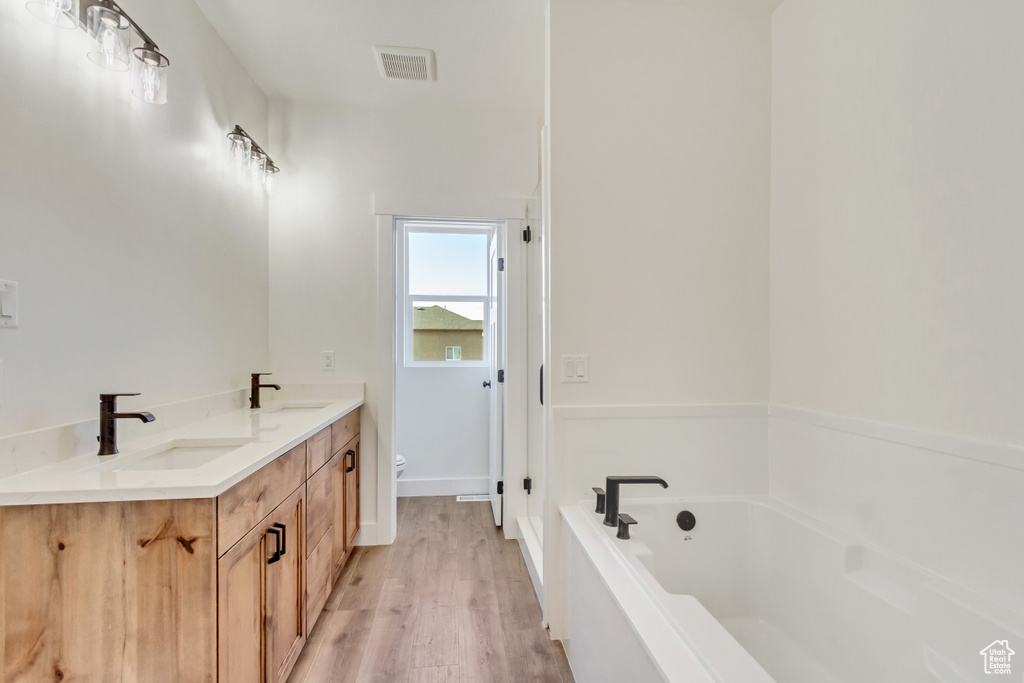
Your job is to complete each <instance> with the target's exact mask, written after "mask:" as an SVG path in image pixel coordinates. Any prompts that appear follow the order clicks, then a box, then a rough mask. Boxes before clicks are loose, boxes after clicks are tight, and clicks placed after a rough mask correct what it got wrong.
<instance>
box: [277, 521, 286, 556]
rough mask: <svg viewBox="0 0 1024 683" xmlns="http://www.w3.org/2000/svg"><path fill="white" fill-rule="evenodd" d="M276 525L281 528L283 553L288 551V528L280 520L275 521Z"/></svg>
mask: <svg viewBox="0 0 1024 683" xmlns="http://www.w3.org/2000/svg"><path fill="white" fill-rule="evenodd" d="M274 526H276V527H277V528H278V529H280V530H281V554H282V555H284V554H285V553H286V552H288V550H287V548H288V529H287V528H286V527H285V525H284V524H281V523H280V522H274Z"/></svg>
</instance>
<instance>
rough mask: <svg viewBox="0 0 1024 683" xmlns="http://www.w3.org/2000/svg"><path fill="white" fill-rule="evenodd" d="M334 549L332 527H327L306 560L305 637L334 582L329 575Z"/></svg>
mask: <svg viewBox="0 0 1024 683" xmlns="http://www.w3.org/2000/svg"><path fill="white" fill-rule="evenodd" d="M333 548H334V527H328V528H327V531H326V533H324V536H323V538H321V539H320V542H319V543H317V544H316V547H315V548H313V552H311V553H310V554H309V559H307V560H306V637H307V638H308V637H309V632H310V631H312V630H313V627H314V626H316V620H317V619H318V618H319V617H320V612H322V611H323V609H324V605H326V604H327V597H328V596H329V595H330V594H331V584H333V583H334V582H333V581H332V580H331V579H332V573H331V558H332V552H333Z"/></svg>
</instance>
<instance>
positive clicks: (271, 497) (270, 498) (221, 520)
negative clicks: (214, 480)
mask: <svg viewBox="0 0 1024 683" xmlns="http://www.w3.org/2000/svg"><path fill="white" fill-rule="evenodd" d="M305 479H306V444H305V442H303V443H301V444H299V445H298V446H296V447H295V448H293V449H291V450H290V451H288V452H287V453H285V454H284V455H282V456H281V457H279V458H278V459H277V460H275V461H274V462H272V463H270V464H269V465H267V466H265V467H263V468H262V469H260V470H258V471H256V472H255V473H253V474H251V475H250V476H248V477H247V478H245V479H243V480H242V481H240V482H238V483H237V484H235V485H234V486H232V487H231V488H230V489H228V490H227V491H225V492H224V493H222V494H220V496H218V497H217V556H218V557H220V556H221V555H223V554H224V553H226V552H227V551H228V549H230V548H231V546H233V545H234V544H235V543H237V542H238V541H239V539H241V538H242V537H243V536H245V535H246V534H247V533H248V532H249V530H250V529H252V528H253V527H255V526H256V524H257V523H259V521H260V520H262V519H263V518H264V517H266V516H267V515H269V514H270V513H271V511H273V509H274V508H276V507H277V506H278V505H280V504H281V502H282V501H283V500H284V499H285V498H287V497H288V496H289V494H291V493H292V492H293V491H295V489H297V488H299V487H300V486H302V483H303V481H305Z"/></svg>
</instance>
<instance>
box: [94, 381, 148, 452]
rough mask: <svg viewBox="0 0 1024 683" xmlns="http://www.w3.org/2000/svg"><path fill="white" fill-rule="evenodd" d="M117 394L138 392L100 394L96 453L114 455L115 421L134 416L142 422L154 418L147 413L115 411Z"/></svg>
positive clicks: (115, 444)
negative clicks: (98, 446)
mask: <svg viewBox="0 0 1024 683" xmlns="http://www.w3.org/2000/svg"><path fill="white" fill-rule="evenodd" d="M118 396H138V394H100V435H99V436H98V437H96V438H97V440H98V441H99V442H100V452H99V453H97V455H114V454H115V453H117V421H118V420H121V419H123V418H134V419H136V420H142V421H143V422H152V421H153V420H155V419H156V418H155V417H153V416H152V415H151V414H149V413H119V412H117V397H118Z"/></svg>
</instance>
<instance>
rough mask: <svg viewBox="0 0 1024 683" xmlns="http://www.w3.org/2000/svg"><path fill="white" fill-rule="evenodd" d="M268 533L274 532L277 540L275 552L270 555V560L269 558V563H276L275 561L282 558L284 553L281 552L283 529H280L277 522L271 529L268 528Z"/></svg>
mask: <svg viewBox="0 0 1024 683" xmlns="http://www.w3.org/2000/svg"><path fill="white" fill-rule="evenodd" d="M267 533H268V534H274V540H275V549H274V554H273V555H271V556H270V559H269V560H267V564H274V563H275V562H277V561H278V560H280V559H281V555H283V554H284V553H282V552H281V534H282V531H281V530H280V529H278V528H277V525H276V524H275V525H274V526H272V527H270V528H269V529H267Z"/></svg>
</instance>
